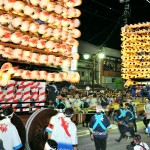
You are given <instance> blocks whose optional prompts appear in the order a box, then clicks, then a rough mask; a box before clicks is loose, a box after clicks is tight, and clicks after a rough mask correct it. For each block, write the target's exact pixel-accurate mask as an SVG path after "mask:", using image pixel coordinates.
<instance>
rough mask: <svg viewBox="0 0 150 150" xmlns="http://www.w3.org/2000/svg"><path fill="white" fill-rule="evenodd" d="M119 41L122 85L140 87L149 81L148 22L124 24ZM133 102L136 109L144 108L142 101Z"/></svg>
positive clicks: (149, 30)
mask: <svg viewBox="0 0 150 150" xmlns="http://www.w3.org/2000/svg"><path fill="white" fill-rule="evenodd" d="M121 41H122V45H121V47H122V50H121V55H122V56H121V59H122V69H121V72H122V74H121V76H122V78H123V79H124V80H125V81H126V82H125V84H124V87H125V88H128V87H130V86H136V87H137V88H139V89H141V88H142V86H145V85H147V84H148V83H149V82H150V22H146V23H138V24H130V25H125V26H124V27H123V28H122V29H121ZM135 104H136V105H137V109H138V110H137V111H139V112H142V111H143V110H144V108H143V106H144V103H140V102H135Z"/></svg>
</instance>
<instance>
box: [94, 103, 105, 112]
mask: <svg viewBox="0 0 150 150" xmlns="http://www.w3.org/2000/svg"><path fill="white" fill-rule="evenodd" d="M96 112H97V113H98V112H104V109H103V107H102V106H101V105H96Z"/></svg>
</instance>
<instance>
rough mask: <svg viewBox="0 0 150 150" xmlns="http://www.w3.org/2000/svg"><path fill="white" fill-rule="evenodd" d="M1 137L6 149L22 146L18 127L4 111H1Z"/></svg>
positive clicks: (15, 149)
mask: <svg viewBox="0 0 150 150" xmlns="http://www.w3.org/2000/svg"><path fill="white" fill-rule="evenodd" d="M0 139H1V140H2V141H3V146H4V148H5V149H6V150H18V149H20V148H21V147H22V143H21V139H20V137H19V134H18V131H17V129H16V127H15V126H14V125H13V124H12V123H11V121H10V118H8V117H7V116H5V115H4V113H3V112H0Z"/></svg>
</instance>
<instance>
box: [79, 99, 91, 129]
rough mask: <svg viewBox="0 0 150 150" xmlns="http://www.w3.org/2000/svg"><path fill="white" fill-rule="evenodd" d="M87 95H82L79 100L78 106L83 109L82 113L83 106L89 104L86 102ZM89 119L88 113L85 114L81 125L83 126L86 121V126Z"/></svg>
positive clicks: (85, 106) (86, 106)
mask: <svg viewBox="0 0 150 150" xmlns="http://www.w3.org/2000/svg"><path fill="white" fill-rule="evenodd" d="M86 99H87V97H83V98H82V99H81V100H80V101H81V105H80V108H81V109H83V113H85V112H84V108H89V104H88V102H86ZM89 121H90V119H89V115H88V114H85V121H83V122H82V126H83V127H84V126H85V125H84V123H86V127H88V123H89Z"/></svg>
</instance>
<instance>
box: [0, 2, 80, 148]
mask: <svg viewBox="0 0 150 150" xmlns="http://www.w3.org/2000/svg"><path fill="white" fill-rule="evenodd" d="M81 3H82V1H81V0H0V62H1V64H2V66H1V69H0V107H1V108H3V107H7V106H10V105H11V106H12V107H13V108H14V110H15V111H16V112H20V110H21V111H22V112H25V111H29V110H30V106H33V105H31V104H33V103H31V102H32V100H34V107H32V110H34V111H35V110H36V111H35V112H34V113H33V114H32V115H31V116H30V118H29V119H28V121H27V123H26V145H25V147H26V149H27V150H30V149H32V150H34V149H36V150H37V149H38V150H43V144H44V142H45V140H46V134H45V132H44V131H45V127H46V126H47V124H48V121H49V119H50V117H51V116H53V115H54V114H56V111H54V110H52V109H48V108H44V104H43V103H44V102H45V98H46V92H45V86H46V83H47V82H61V81H64V80H65V81H68V82H71V83H73V84H75V83H78V82H79V81H80V75H79V73H78V72H76V65H77V61H78V59H79V54H78V50H77V48H78V45H79V42H78V41H77V38H79V37H80V35H81V32H80V31H79V30H78V29H77V28H78V27H79V26H80V21H79V19H78V18H79V17H80V15H81V12H80V10H79V9H77V6H79V5H81ZM20 105H21V107H22V109H18V107H19V106H20ZM41 107H43V109H39V108H41ZM43 116H44V117H43ZM18 119H19V117H18Z"/></svg>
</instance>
